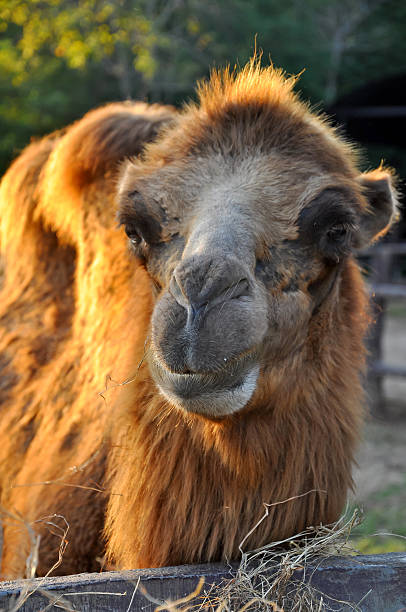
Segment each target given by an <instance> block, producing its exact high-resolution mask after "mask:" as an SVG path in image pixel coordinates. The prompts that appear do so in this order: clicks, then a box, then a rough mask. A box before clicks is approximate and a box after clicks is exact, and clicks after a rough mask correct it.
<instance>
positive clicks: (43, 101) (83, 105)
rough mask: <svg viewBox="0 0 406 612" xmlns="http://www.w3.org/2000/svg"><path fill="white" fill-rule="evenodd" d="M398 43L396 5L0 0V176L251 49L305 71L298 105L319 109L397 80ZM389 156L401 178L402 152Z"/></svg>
mask: <svg viewBox="0 0 406 612" xmlns="http://www.w3.org/2000/svg"><path fill="white" fill-rule="evenodd" d="M405 34H406V3H405V2H403V0H307V1H306V2H303V1H302V0H284V2H281V0H250V1H248V0H205V1H204V2H201V1H200V0H115V1H109V0H77V1H75V2H72V0H0V133H1V139H0V171H1V172H2V171H4V170H5V168H6V167H7V165H8V164H9V163H10V161H11V159H12V158H13V157H14V156H15V155H16V154H18V152H19V151H20V150H21V149H22V148H23V147H24V146H25V145H26V144H27V143H28V142H29V140H30V138H31V137H38V136H41V135H42V134H44V133H46V132H49V131H52V130H54V129H58V128H61V127H63V126H64V125H66V124H67V123H69V122H71V121H73V120H74V119H76V118H78V117H80V116H81V115H83V114H84V113H85V112H86V111H87V110H88V109H89V108H92V107H94V106H97V105H98V104H102V103H104V102H107V101H111V100H117V99H126V98H134V99H141V100H147V101H150V102H154V101H160V102H165V103H171V104H175V105H179V104H181V102H182V101H184V100H187V99H188V98H190V97H193V91H194V84H195V82H196V80H197V79H199V78H202V77H205V76H207V75H208V74H209V70H210V67H213V66H222V65H225V64H227V63H230V64H231V65H234V64H235V63H236V62H238V63H239V64H240V65H243V64H244V63H245V62H246V61H247V59H248V58H249V57H250V56H251V55H252V53H253V50H254V47H255V40H256V41H257V47H258V48H260V49H262V50H263V61H264V62H267V61H268V59H269V58H270V57H271V58H272V61H273V62H274V64H275V65H277V66H282V67H283V68H284V69H285V70H286V71H287V72H288V73H298V72H301V71H302V70H304V69H305V71H304V73H303V75H302V76H301V79H300V84H299V88H300V89H301V90H302V92H303V96H304V97H306V98H309V99H310V100H311V102H312V103H313V104H316V105H317V106H318V107H319V108H321V109H323V108H327V109H328V108H330V107H331V105H334V103H336V102H337V100H339V99H340V97H342V96H343V95H345V94H348V93H349V92H351V91H353V90H355V89H357V88H359V87H361V86H362V85H364V84H367V83H369V82H371V81H374V80H379V79H382V78H384V77H388V76H391V75H398V74H406V36H405ZM392 104H393V103H392ZM392 149H393V147H389V148H388V151H389V159H388V161H389V162H390V161H391V159H390V157H391V155H392V153H393V150H392ZM377 150H378V149H377ZM371 153H372V156H374V155H375V153H374V148H373V147H371ZM393 154H394V155H395V157H396V161H397V162H398V163H400V165H401V166H402V167H401V172H402V173H403V171H405V174H406V161H405V159H406V153H405V151H404V150H403V149H402V151H400V150H399V147H397V148H396V147H395V151H394V153H393ZM376 161H377V160H376V159H372V160H371V162H372V163H376ZM378 162H379V159H378Z"/></svg>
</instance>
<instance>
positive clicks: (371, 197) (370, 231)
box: [357, 169, 398, 248]
mask: <svg viewBox="0 0 406 612" xmlns="http://www.w3.org/2000/svg"><path fill="white" fill-rule="evenodd" d="M359 182H360V184H361V186H362V191H363V193H364V196H365V197H366V199H367V201H368V207H367V208H366V209H365V210H364V211H363V212H362V213H361V218H360V224H359V236H358V244H357V246H358V247H359V248H363V247H366V246H368V245H369V244H370V243H371V242H374V241H375V240H378V239H379V238H380V237H381V236H383V235H384V234H386V232H387V231H388V230H389V228H390V226H391V225H392V223H393V222H394V221H396V220H397V219H398V209H397V205H398V202H397V198H396V190H395V188H394V186H393V179H392V176H391V174H390V173H389V172H387V171H384V170H381V169H377V170H373V171H372V172H367V173H365V174H361V175H360V177H359Z"/></svg>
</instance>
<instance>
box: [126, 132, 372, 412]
mask: <svg viewBox="0 0 406 612" xmlns="http://www.w3.org/2000/svg"><path fill="white" fill-rule="evenodd" d="M325 146H326V149H327V148H328V143H327V142H326V144H325ZM298 147H299V143H298ZM309 149H310V152H309V154H308V158H307V159H306V160H305V161H304V162H303V160H301V158H300V154H298V155H296V157H295V153H294V149H292V151H291V153H290V155H289V157H288V158H285V157H284V156H282V155H281V154H280V152H279V151H278V148H277V147H275V150H273V149H272V148H271V149H270V150H269V151H266V152H262V153H260V152H255V154H251V155H246V152H245V150H244V154H243V155H240V156H238V153H237V152H236V153H235V154H234V155H230V154H229V153H223V154H216V155H213V154H212V153H213V151H212V148H210V147H209V151H205V152H203V154H202V152H201V151H200V152H199V155H193V153H192V154H191V155H189V156H188V158H187V161H186V162H185V161H183V160H176V161H175V162H174V163H173V164H169V165H166V166H164V167H162V166H161V167H160V168H158V169H156V170H155V171H154V172H153V174H152V175H149V176H148V177H147V179H145V178H144V177H141V179H139V178H137V176H135V177H134V170H135V168H134V166H133V165H132V164H131V163H129V164H128V166H127V168H126V170H125V172H124V174H123V177H122V183H121V189H120V202H121V207H120V213H119V217H120V221H121V222H122V223H123V225H124V226H125V229H126V232H127V235H128V236H129V238H130V241H131V242H132V244H133V246H134V250H135V254H136V255H137V256H138V257H139V258H142V259H143V261H144V264H145V267H146V269H147V271H148V273H149V274H150V277H151V279H152V281H153V283H154V285H155V287H156V302H155V307H154V311H153V315H152V321H151V331H150V351H149V366H150V371H151V373H152V376H153V378H154V380H155V382H156V384H157V386H158V388H159V389H160V391H161V392H162V394H163V395H164V396H165V397H166V398H167V399H168V400H169V402H170V403H171V404H172V405H175V406H176V407H178V408H181V409H184V410H186V411H190V412H194V413H201V414H204V415H206V416H209V417H221V416H224V415H227V414H231V413H234V412H237V411H240V410H241V409H243V408H244V407H245V406H247V405H248V407H249V402H250V400H251V398H252V397H253V396H254V394H255V390H256V387H257V382H258V380H259V377H260V374H261V373H264V372H270V371H271V370H272V368H281V367H283V363H284V360H285V359H287V358H289V359H292V355H294V354H295V352H297V351H298V350H301V349H302V347H303V345H304V344H305V343H306V341H307V338H308V335H309V322H310V320H311V319H312V316H313V314H314V313H315V312H316V311H317V309H319V308H320V307H321V305H322V304H323V303H324V302H325V301H326V300H327V299H334V294H335V289H336V284H337V283H336V281H337V278H338V275H339V271H340V267H341V265H342V263H343V261H344V260H345V258H346V257H347V256H348V255H349V254H350V253H351V251H352V249H353V246H354V245H356V244H357V243H359V241H360V237H359V231H360V222H361V217H362V211H363V207H364V208H365V202H364V201H363V199H362V196H361V195H360V188H359V182H358V180H357V179H356V178H355V177H352V176H349V175H348V172H346V171H345V170H346V169H345V165H344V163H343V162H342V161H341V160H340V159H339V158H338V159H337V160H336V162H337V163H336V167H337V168H338V172H337V173H335V174H334V175H333V174H332V173H329V172H326V168H325V167H323V163H321V162H320V157H321V156H320V134H316V135H315V146H314V149H315V151H316V153H315V154H314V155H313V156H312V155H311V151H312V147H311V146H310V147H309ZM210 153H211V154H210ZM340 163H341V166H342V168H343V169H342V170H341V173H340ZM292 166H293V167H294V168H296V171H295V173H294V174H292ZM298 168H300V171H299V170H298ZM134 179H135V180H134ZM292 179H293V180H292Z"/></svg>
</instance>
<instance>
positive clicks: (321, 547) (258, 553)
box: [140, 500, 368, 612]
mask: <svg viewBox="0 0 406 612" xmlns="http://www.w3.org/2000/svg"><path fill="white" fill-rule="evenodd" d="M287 501H288V500H287ZM268 513H269V505H267V504H266V505H265V513H264V516H263V517H262V518H261V520H260V521H259V522H258V523H257V525H255V527H254V529H256V528H257V527H258V525H259V524H260V523H261V522H262V521H263V520H265V519H266V517H267V516H268ZM361 522H362V512H361V511H360V510H359V509H355V510H354V511H353V512H352V514H349V513H348V511H347V512H346V513H345V514H344V515H343V516H342V517H341V518H340V519H339V520H338V521H337V522H336V523H334V524H332V525H328V526H325V525H320V526H317V527H309V528H308V529H306V530H305V531H304V532H302V533H299V534H297V535H295V536H293V537H291V538H288V539H286V540H281V541H278V542H273V543H271V544H268V545H267V546H263V547H262V548H260V549H258V550H254V551H250V552H242V558H241V562H240V564H239V567H238V569H237V571H236V573H235V576H234V578H232V579H231V580H224V581H223V582H222V583H221V584H220V585H213V586H212V587H210V589H209V590H207V591H205V590H204V589H203V587H204V584H203V579H201V580H200V582H199V584H198V586H197V588H196V590H195V592H194V593H191V594H190V595H189V597H186V598H183V599H181V600H177V601H166V602H159V601H156V600H155V599H153V598H151V597H150V595H149V594H148V593H147V592H146V590H145V589H144V588H143V587H142V586H140V590H141V592H142V593H143V595H144V596H145V597H146V598H147V599H148V600H149V601H151V602H153V603H155V604H156V605H157V607H156V608H155V612H160V611H163V610H167V611H168V612H187V611H189V610H191V611H192V610H193V612H202V611H203V610H204V611H206V610H207V611H210V612H245V611H246V610H255V612H257V611H258V612H261V611H272V612H329V611H330V610H331V611H332V610H334V611H335V612H337V610H339V609H343V610H344V609H345V610H348V609H350V610H354V611H355V612H360V610H361V608H360V604H361V601H359V602H356V603H355V602H347V601H338V600H336V599H334V598H332V597H330V596H327V595H325V594H324V593H322V592H320V591H319V590H318V589H316V588H315V587H313V586H311V584H310V582H311V578H312V574H313V573H314V572H315V571H316V570H317V568H318V566H319V565H320V564H321V563H322V561H323V560H325V559H327V558H329V557H331V556H333V555H348V554H355V553H356V552H357V551H356V550H355V549H354V548H353V547H352V546H351V544H350V542H349V539H350V535H351V532H352V530H353V529H354V527H356V526H358V525H359V524H360V523H361ZM249 535H250V534H247V536H246V538H244V540H245V539H247V538H248V536H249ZM242 544H243V542H242ZM242 544H241V547H242ZM367 595H368V593H366V594H365V596H364V598H363V599H365V597H366V596H367ZM362 601H363V600H362ZM340 604H341V606H340ZM337 606H340V607H337Z"/></svg>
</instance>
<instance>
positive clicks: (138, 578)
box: [0, 553, 406, 612]
mask: <svg viewBox="0 0 406 612" xmlns="http://www.w3.org/2000/svg"><path fill="white" fill-rule="evenodd" d="M306 575H307V576H308V577H309V582H310V584H312V585H313V586H315V587H316V588H317V589H319V590H320V591H321V592H323V593H325V594H326V595H328V596H330V597H333V598H335V599H337V600H340V601H341V602H342V601H345V602H351V603H353V604H358V602H360V601H361V600H362V599H363V598H365V599H363V601H362V603H361V604H360V607H359V609H360V610H362V612H399V611H401V610H402V609H403V610H405V611H406V553H390V554H386V555H364V556H361V555H360V556H357V557H331V558H330V559H324V560H322V561H320V562H319V563H317V564H314V565H313V566H310V567H309V568H307V574H306ZM201 576H203V577H204V578H205V584H204V587H203V591H205V590H208V589H209V587H210V585H213V584H219V583H220V582H222V581H223V580H227V579H231V578H232V577H233V569H232V568H231V567H230V566H227V565H221V564H212V565H187V566H181V567H167V568H158V569H148V570H132V571H126V572H105V573H103V574H79V575H77V576H67V577H58V578H46V579H40V578H37V579H35V580H31V581H14V582H4V583H2V585H1V589H0V609H1V610H6V611H11V610H13V605H15V601H16V598H17V597H18V596H19V594H20V593H21V591H22V590H23V589H24V588H27V587H28V588H29V593H31V594H30V596H29V597H28V599H27V600H26V602H25V603H24V604H23V605H22V607H21V608H19V610H21V611H22V612H34V611H35V612H39V611H40V610H43V609H45V608H46V607H47V606H49V607H48V608H47V609H49V610H61V607H62V605H63V603H64V602H69V604H70V606H71V609H72V610H80V611H81V612H90V611H92V612H93V611H97V612H104V611H106V612H107V611H108V612H114V611H117V612H138V611H141V610H143V611H145V612H149V611H151V610H154V608H155V604H153V603H151V602H149V601H147V600H146V599H145V598H144V596H143V595H142V594H141V592H140V589H139V588H138V590H137V591H136V592H135V594H134V590H135V588H136V585H137V584H138V583H140V584H142V585H143V586H144V587H145V588H146V589H147V591H148V593H149V594H150V595H151V596H152V597H153V598H155V599H157V600H160V601H162V600H168V599H172V600H175V599H179V598H180V597H184V596H187V595H188V594H190V593H192V592H193V590H194V589H195V587H196V585H197V583H198V581H199V578H200V577H201ZM58 598H59V600H58ZM61 598H63V602H62V600H61ZM52 601H53V602H54V603H53V604H52ZM130 603H131V606H130ZM50 604H51V605H50ZM55 604H58V607H57V606H56V605H55ZM329 605H330V606H331V607H334V604H333V603H332V601H331V600H330V601H329ZM62 609H64V608H63V607H62ZM65 609H69V608H68V607H66V606H65ZM253 609H254V608H253ZM336 609H337V610H343V611H344V610H351V608H350V607H349V606H348V605H343V604H342V603H337V604H336Z"/></svg>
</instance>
